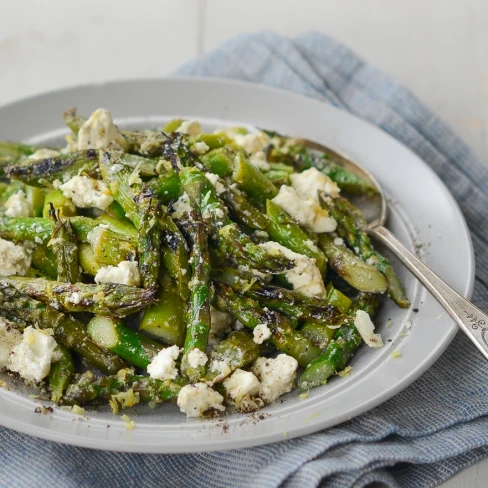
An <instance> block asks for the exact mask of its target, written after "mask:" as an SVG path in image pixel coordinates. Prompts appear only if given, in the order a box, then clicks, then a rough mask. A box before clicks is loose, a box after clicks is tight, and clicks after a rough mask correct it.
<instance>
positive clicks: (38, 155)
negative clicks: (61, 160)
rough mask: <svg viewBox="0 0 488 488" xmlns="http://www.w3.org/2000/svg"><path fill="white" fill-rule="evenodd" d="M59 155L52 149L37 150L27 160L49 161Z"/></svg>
mask: <svg viewBox="0 0 488 488" xmlns="http://www.w3.org/2000/svg"><path fill="white" fill-rule="evenodd" d="M60 154H61V153H60V152H59V151H55V150H54V149H38V150H37V151H36V152H34V153H32V154H31V155H30V156H28V157H27V159H49V158H55V157H57V156H59V155H60Z"/></svg>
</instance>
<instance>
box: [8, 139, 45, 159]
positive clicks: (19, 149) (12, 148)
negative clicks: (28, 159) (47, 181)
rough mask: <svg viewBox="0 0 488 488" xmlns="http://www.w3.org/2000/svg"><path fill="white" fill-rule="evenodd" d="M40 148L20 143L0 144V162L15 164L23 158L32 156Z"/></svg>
mask: <svg viewBox="0 0 488 488" xmlns="http://www.w3.org/2000/svg"><path fill="white" fill-rule="evenodd" d="M38 149H41V146H34V145H32V144H22V143H21V142H0V160H1V159H4V160H6V161H9V162H12V163H15V162H17V161H19V160H21V159H23V158H24V157H25V156H30V155H31V154H34V153H35V152H36V151H37V150H38Z"/></svg>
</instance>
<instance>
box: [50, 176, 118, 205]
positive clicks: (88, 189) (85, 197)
mask: <svg viewBox="0 0 488 488" xmlns="http://www.w3.org/2000/svg"><path fill="white" fill-rule="evenodd" d="M59 189H60V190H61V191H62V192H63V195H64V196H65V197H66V198H71V200H73V203H74V204H75V205H76V206H77V207H80V208H90V207H94V208H99V209H101V210H105V209H106V208H107V207H108V206H109V205H110V204H111V203H112V202H113V201H114V199H113V197H112V195H111V193H110V191H109V189H108V188H107V185H106V184H105V182H104V181H102V180H95V179H93V178H89V177H88V176H73V178H71V179H70V180H68V181H67V182H66V183H64V184H63V185H61V186H60V187H59Z"/></svg>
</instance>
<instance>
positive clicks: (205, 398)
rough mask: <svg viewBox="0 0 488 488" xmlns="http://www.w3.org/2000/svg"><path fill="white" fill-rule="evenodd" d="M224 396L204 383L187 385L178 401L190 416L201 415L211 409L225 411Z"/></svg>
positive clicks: (182, 409) (184, 411) (181, 408)
mask: <svg viewBox="0 0 488 488" xmlns="http://www.w3.org/2000/svg"><path fill="white" fill-rule="evenodd" d="M223 401H224V398H223V396H222V395H221V394H220V393H218V392H216V391H215V390H213V389H212V388H210V386H208V385H206V384H204V383H195V384H193V385H185V386H184V387H183V388H182V389H181V390H180V393H179V394H178V399H177V400H176V403H177V405H178V407H180V410H181V411H182V412H183V413H186V415H187V416H188V417H201V416H203V414H204V413H205V412H207V411H208V410H210V409H214V410H220V411H221V412H223V411H224V410H225V407H224V406H223V405H222V403H223Z"/></svg>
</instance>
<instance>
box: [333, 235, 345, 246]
mask: <svg viewBox="0 0 488 488" xmlns="http://www.w3.org/2000/svg"><path fill="white" fill-rule="evenodd" d="M334 244H335V245H336V246H343V245H344V239H342V238H341V237H336V238H335V239H334Z"/></svg>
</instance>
